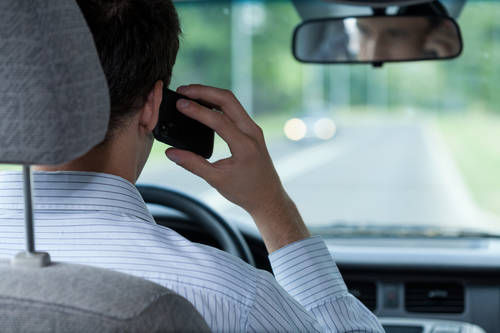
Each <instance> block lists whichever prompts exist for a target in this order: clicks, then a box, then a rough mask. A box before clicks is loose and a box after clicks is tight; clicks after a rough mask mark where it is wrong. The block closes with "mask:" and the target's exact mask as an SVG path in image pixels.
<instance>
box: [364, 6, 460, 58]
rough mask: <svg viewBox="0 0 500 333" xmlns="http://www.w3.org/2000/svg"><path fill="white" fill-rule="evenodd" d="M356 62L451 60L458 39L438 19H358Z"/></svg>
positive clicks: (450, 27)
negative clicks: (447, 58)
mask: <svg viewBox="0 0 500 333" xmlns="http://www.w3.org/2000/svg"><path fill="white" fill-rule="evenodd" d="M356 27H357V31H358V32H359V36H360V38H359V46H360V48H359V53H358V60H361V61H384V60H413V59H433V58H445V57H452V56H454V55H456V54H458V52H460V43H459V40H460V37H459V36H458V34H457V29H456V27H455V26H454V25H453V23H451V21H449V20H446V19H443V18H441V17H437V18H432V19H431V18H429V17H404V16H403V17H387V18H384V19H380V18H379V17H374V18H371V17H369V18H359V19H357V21H356Z"/></svg>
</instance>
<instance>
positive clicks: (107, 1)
mask: <svg viewBox="0 0 500 333" xmlns="http://www.w3.org/2000/svg"><path fill="white" fill-rule="evenodd" d="M77 3H78V5H79V6H80V9H81V10H82V12H83V15H84V17H85V19H86V21H87V24H88V26H89V27H90V30H91V32H92V35H93V37H94V41H95V44H96V47H97V52H98V54H99V58H100V60H101V64H102V68H103V70H104V73H105V75H106V78H107V81H108V86H109V93H110V97H111V117H110V122H109V128H108V133H107V136H106V140H105V141H104V142H103V143H101V144H100V145H99V146H97V147H95V148H94V149H93V150H91V151H90V152H89V153H88V154H86V155H84V156H82V157H81V158H79V159H77V160H75V161H72V162H70V163H68V164H67V165H64V166H58V167H52V168H44V169H48V170H61V169H65V170H82V171H98V172H109V173H115V174H118V175H120V176H123V177H124V178H127V179H129V180H131V181H135V180H136V178H137V177H138V176H139V174H140V172H141V170H142V168H143V167H144V164H145V163H146V160H147V158H148V156H149V153H150V151H151V146H152V143H153V136H152V130H153V128H154V127H155V125H156V122H157V121H158V110H159V106H160V103H161V99H162V85H167V86H168V85H169V83H170V80H171V77H172V68H173V66H174V63H175V58H176V56H177V51H178V49H179V35H180V24H179V19H178V16H177V12H176V10H175V7H174V5H173V3H172V0H77ZM120 163H121V164H124V163H126V164H130V165H131V166H133V168H132V167H130V169H131V170H129V171H127V172H122V171H121V170H117V169H120V166H119V165H118V164H120ZM132 169H133V170H132ZM134 178H135V179H134Z"/></svg>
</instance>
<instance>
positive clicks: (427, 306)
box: [405, 282, 464, 313]
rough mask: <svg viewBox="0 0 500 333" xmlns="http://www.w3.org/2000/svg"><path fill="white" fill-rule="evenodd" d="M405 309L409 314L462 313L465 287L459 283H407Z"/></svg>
mask: <svg viewBox="0 0 500 333" xmlns="http://www.w3.org/2000/svg"><path fill="white" fill-rule="evenodd" d="M405 307H406V311H408V312H420V313H422V312H426V313H462V312H464V287H463V286H462V285H461V284H458V283H442V282H438V283H432V282H430V283H429V282H426V283H422V282H414V283H407V284H406V286H405Z"/></svg>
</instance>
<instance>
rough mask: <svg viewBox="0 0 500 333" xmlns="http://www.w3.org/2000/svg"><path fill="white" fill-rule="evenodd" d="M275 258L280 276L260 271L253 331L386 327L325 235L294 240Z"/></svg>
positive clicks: (251, 322) (251, 321)
mask: <svg viewBox="0 0 500 333" xmlns="http://www.w3.org/2000/svg"><path fill="white" fill-rule="evenodd" d="M269 259H270V261H271V265H272V268H273V272H274V274H275V277H273V276H272V275H271V274H270V273H268V272H265V271H259V274H258V277H257V284H256V289H257V290H256V296H255V302H254V306H253V307H252V309H251V310H250V313H249V316H248V325H247V327H248V331H249V332H264V331H271V332H384V329H383V328H382V326H381V325H380V323H379V321H378V319H377V318H376V317H375V316H374V315H373V313H371V312H370V311H369V310H368V309H367V308H366V307H365V306H364V305H363V304H362V303H361V302H360V301H359V300H358V299H356V298H355V297H354V296H352V295H351V294H349V292H348V291H347V287H346V285H345V283H344V280H343V279H342V276H341V274H340V272H339V270H338V268H337V265H336V264H335V262H334V260H333V258H332V256H331V255H330V252H329V251H328V248H327V247H326V244H325V243H324V242H323V240H322V239H321V237H312V238H308V239H305V240H301V241H298V242H295V243H292V244H289V245H287V246H285V247H283V248H281V249H279V250H277V251H275V252H273V253H272V254H271V255H270V256H269Z"/></svg>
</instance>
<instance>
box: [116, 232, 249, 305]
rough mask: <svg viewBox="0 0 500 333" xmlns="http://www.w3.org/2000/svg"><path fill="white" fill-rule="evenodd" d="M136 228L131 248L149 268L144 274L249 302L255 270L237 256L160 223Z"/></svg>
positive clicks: (174, 285) (167, 283) (165, 282)
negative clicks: (140, 240) (136, 239)
mask: <svg viewBox="0 0 500 333" xmlns="http://www.w3.org/2000/svg"><path fill="white" fill-rule="evenodd" d="M124 227H125V226H124ZM133 227H134V226H133V225H129V227H128V228H133ZM125 229H127V227H125ZM136 232H138V233H140V234H141V238H142V239H143V241H142V242H134V243H135V244H131V248H134V249H135V251H137V250H139V251H140V252H142V253H143V254H144V255H143V256H141V257H142V260H141V261H143V262H144V264H146V265H147V266H148V268H149V271H148V272H146V271H144V274H145V276H144V277H145V278H148V279H151V280H154V281H155V282H157V283H160V284H162V285H165V286H167V287H169V288H171V289H178V288H186V287H188V288H192V289H199V290H204V291H205V292H208V293H212V294H217V295H220V296H221V297H224V298H227V299H229V300H233V301H236V302H239V303H241V302H243V303H245V304H249V303H251V302H253V299H254V297H255V291H256V280H257V275H258V271H257V270H256V269H255V268H254V267H252V266H250V265H248V264H247V263H245V262H244V261H242V260H241V259H239V258H237V257H235V256H233V255H230V254H229V253H226V252H224V251H221V250H219V249H216V248H214V247H210V246H206V245H202V244H199V243H194V242H191V241H189V240H188V239H186V238H184V237H183V236H181V235H180V234H178V233H177V232H175V231H174V230H172V229H170V228H167V227H163V226H160V225H155V224H142V225H141V229H139V230H136Z"/></svg>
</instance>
